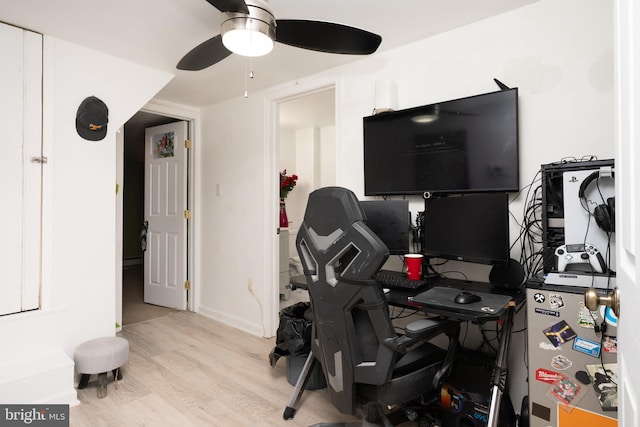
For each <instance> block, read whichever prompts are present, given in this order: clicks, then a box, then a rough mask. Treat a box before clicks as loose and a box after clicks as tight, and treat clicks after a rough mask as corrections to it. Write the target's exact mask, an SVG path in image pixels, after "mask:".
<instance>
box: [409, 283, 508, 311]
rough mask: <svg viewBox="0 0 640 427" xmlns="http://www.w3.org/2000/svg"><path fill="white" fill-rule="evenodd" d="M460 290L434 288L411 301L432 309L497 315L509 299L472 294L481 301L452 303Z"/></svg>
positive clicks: (488, 294)
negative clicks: (441, 308)
mask: <svg viewBox="0 0 640 427" xmlns="http://www.w3.org/2000/svg"><path fill="white" fill-rule="evenodd" d="M460 292H462V290H461V289H456V288H445V287H442V286H435V287H433V288H431V289H428V290H426V291H424V292H421V293H419V294H417V295H416V296H414V297H413V298H411V300H412V301H414V302H418V303H421V304H425V305H427V306H433V307H446V308H450V309H455V310H466V311H473V312H476V313H497V312H498V311H500V310H501V309H502V308H504V306H506V305H507V304H508V303H509V301H511V297H510V296H508V295H499V294H490V293H486V292H475V291H474V292H473V293H474V294H476V295H478V296H480V297H481V298H482V300H481V301H477V302H472V303H469V304H458V303H456V302H455V301H454V298H455V297H456V295H458V294H459V293H460Z"/></svg>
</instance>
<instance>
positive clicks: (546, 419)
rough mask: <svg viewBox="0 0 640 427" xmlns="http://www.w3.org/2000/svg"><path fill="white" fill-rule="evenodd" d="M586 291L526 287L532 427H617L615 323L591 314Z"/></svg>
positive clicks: (608, 315)
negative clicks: (585, 298) (586, 303)
mask: <svg viewBox="0 0 640 427" xmlns="http://www.w3.org/2000/svg"><path fill="white" fill-rule="evenodd" d="M584 291H585V288H580V287H570V286H554V285H548V284H547V285H545V284H536V283H528V284H527V303H526V304H527V346H528V349H527V355H528V372H529V425H530V426H531V427H585V426H598V427H615V426H617V425H618V422H617V418H618V412H617V405H618V397H617V382H618V378H617V376H618V367H617V338H616V336H617V333H616V329H617V323H618V319H617V318H616V316H615V315H614V313H613V311H612V310H611V309H610V308H608V307H604V306H600V307H598V309H597V310H596V311H591V310H589V309H588V308H587V307H586V306H585V304H584Z"/></svg>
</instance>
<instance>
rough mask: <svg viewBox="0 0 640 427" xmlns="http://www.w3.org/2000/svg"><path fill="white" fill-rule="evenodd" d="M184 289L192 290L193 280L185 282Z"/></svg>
mask: <svg viewBox="0 0 640 427" xmlns="http://www.w3.org/2000/svg"><path fill="white" fill-rule="evenodd" d="M184 288H185V289H186V290H187V291H188V290H190V289H191V280H185V281H184Z"/></svg>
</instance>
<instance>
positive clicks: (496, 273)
mask: <svg viewBox="0 0 640 427" xmlns="http://www.w3.org/2000/svg"><path fill="white" fill-rule="evenodd" d="M489 283H491V284H492V285H493V286H495V287H496V288H503V289H518V288H519V287H520V286H522V284H523V283H524V267H522V264H520V263H519V262H518V261H516V260H515V259H510V260H509V264H508V265H494V266H493V268H492V269H491V271H490V272H489Z"/></svg>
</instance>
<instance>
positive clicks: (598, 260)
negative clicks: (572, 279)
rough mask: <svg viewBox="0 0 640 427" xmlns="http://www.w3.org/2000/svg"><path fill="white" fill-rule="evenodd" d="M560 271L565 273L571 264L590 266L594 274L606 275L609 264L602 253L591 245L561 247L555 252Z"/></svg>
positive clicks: (579, 244) (580, 244)
mask: <svg viewBox="0 0 640 427" xmlns="http://www.w3.org/2000/svg"><path fill="white" fill-rule="evenodd" d="M555 254H556V259H557V265H558V271H560V272H564V271H566V268H567V266H568V265H570V264H590V265H591V268H592V270H593V272H595V273H601V274H602V273H604V272H605V271H607V264H606V263H605V262H604V258H603V257H602V254H600V251H599V250H598V249H597V248H596V247H595V246H594V245H592V244H590V243H585V244H582V243H578V244H572V245H561V246H558V247H557V248H556V251H555Z"/></svg>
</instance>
